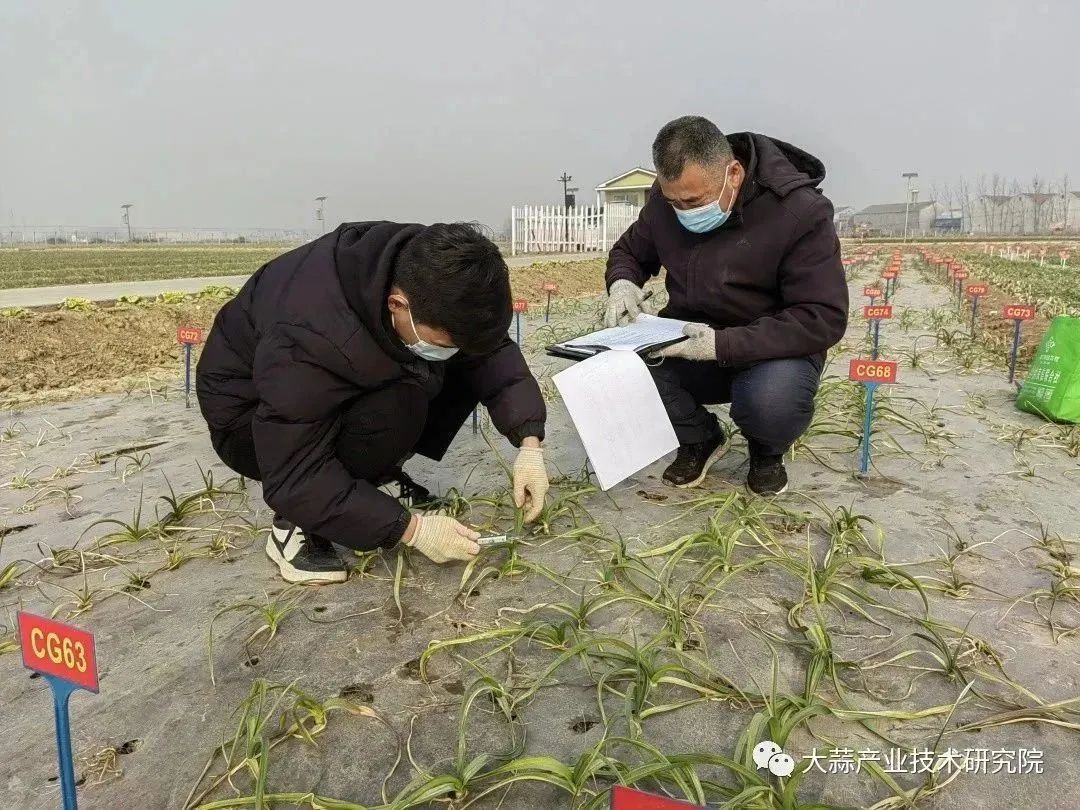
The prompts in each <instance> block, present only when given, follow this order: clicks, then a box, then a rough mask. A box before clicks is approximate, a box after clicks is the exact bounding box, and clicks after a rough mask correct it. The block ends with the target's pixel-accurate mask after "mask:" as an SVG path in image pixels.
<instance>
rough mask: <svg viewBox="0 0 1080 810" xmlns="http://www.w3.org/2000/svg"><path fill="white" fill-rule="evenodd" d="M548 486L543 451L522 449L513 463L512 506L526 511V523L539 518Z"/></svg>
mask: <svg viewBox="0 0 1080 810" xmlns="http://www.w3.org/2000/svg"><path fill="white" fill-rule="evenodd" d="M549 486H550V482H549V481H548V474H547V468H546V467H545V466H544V451H543V449H542V448H539V447H522V448H521V449H520V450H519V451H518V457H517V460H516V461H515V462H514V506H516V507H517V508H518V509H525V510H526V511H525V522H526V523H532V522H533V521H534V520H536V519H537V518H538V517H540V512H542V511H543V509H544V496H545V495H547V491H548V487H549ZM526 507H527V508H526Z"/></svg>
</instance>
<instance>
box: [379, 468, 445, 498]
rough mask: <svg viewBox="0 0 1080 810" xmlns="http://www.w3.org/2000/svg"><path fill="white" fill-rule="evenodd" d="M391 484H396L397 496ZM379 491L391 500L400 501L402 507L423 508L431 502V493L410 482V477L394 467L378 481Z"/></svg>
mask: <svg viewBox="0 0 1080 810" xmlns="http://www.w3.org/2000/svg"><path fill="white" fill-rule="evenodd" d="M391 484H397V487H396V489H397V494H396V495H395V494H394V489H395V488H394V487H391V486H390V485H391ZM378 486H379V489H380V490H381V491H382V492H385V493H386V494H387V495H389V496H390V497H391V498H397V499H398V500H399V501H401V505H402V506H406V507H410V506H425V505H427V504H430V503H431V501H432V498H431V491H430V490H429V489H428V488H427V487H425V486H422V485H420V484H418V483H416V482H415V481H413V480H412V478H411V477H410V475H409V474H408V473H407V472H405V471H404V470H403V469H401V468H400V467H395V468H394V469H393V470H391V471H390V472H389V473H387V474H386V476H385V477H384V478H381V479H379V481H378Z"/></svg>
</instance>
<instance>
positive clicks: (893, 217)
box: [853, 201, 940, 236]
mask: <svg viewBox="0 0 1080 810" xmlns="http://www.w3.org/2000/svg"><path fill="white" fill-rule="evenodd" d="M939 213H940V209H939V206H938V204H937V203H935V202H933V201H929V202H913V203H883V204H880V205H868V206H867V207H866V208H864V209H862V210H861V211H859V212H858V213H857V214H855V216H854V218H853V221H854V224H855V227H856V229H858V230H861V231H863V232H872V233H875V234H878V235H881V236H903V234H904V226H905V222H906V223H907V232H908V235H909V236H922V235H926V234H930V233H931V232H932V231H933V228H934V220H935V219H937V217H938V215H939Z"/></svg>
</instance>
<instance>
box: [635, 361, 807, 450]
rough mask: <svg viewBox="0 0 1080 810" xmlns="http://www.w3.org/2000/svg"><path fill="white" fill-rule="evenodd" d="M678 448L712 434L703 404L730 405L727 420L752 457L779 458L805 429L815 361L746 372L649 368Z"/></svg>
mask: <svg viewBox="0 0 1080 810" xmlns="http://www.w3.org/2000/svg"><path fill="white" fill-rule="evenodd" d="M649 371H650V372H652V376H653V380H654V381H655V382H656V387H657V389H658V390H659V391H660V399H661V400H663V402H664V408H665V409H666V410H667V412H668V416H669V417H671V423H672V425H674V427H675V435H676V436H678V438H679V443H680V444H696V443H697V442H703V441H706V440H708V439H710V438H711V437H712V436H713V435H715V433H716V430H717V429H718V427H719V425H718V422H717V419H716V416H715V415H714V414H712V413H709V412H708V411H707V410H705V409H704V408H703V407H702V405H718V404H720V403H724V402H730V403H731V418H732V420H733V421H734V422H735V424H736V425H738V426H739V430H741V431H742V434H743V436H745V437H746V441H747V443H748V444H749V446H750V453H751V455H754V456H779V455H783V454H784V453H785V452H787V450H788V449H789V448H790V447H791V445H792V444H794V442H795V440H796V439H797V438H798V437H799V436H801V435H802V434H803V433H804V432H805V431H806V429H807V428H808V427H809V426H810V420H811V419H812V418H813V416H814V395H815V394H816V393H817V388H818V382H819V381H820V379H821V364H820V363H819V362H818V360H817V359H816V358H811V357H798V358H785V359H781V360H766V361H763V362H761V363H755V364H754V365H752V366H747V367H745V368H737V369H735V368H723V367H721V366H719V365H717V364H716V363H710V362H699V361H693V360H682V359H676V358H669V359H666V360H664V362H662V363H660V364H659V365H655V366H650V367H649Z"/></svg>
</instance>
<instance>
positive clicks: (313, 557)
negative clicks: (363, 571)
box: [266, 518, 349, 583]
mask: <svg viewBox="0 0 1080 810" xmlns="http://www.w3.org/2000/svg"><path fill="white" fill-rule="evenodd" d="M266 556H267V557H269V558H270V559H271V560H273V561H274V563H275V564H276V565H277V567H278V571H280V572H281V578H282V579H284V580H285V581H286V582H307V583H319V582H344V581H345V580H347V579H348V578H349V572H348V571H346V570H345V566H344V565H342V562H341V558H340V557H338V555H337V552H335V551H334V549H333V546H327V547H325V548H323V547H321V546H317V545H314V544H312V543H311V542H309V541H308V538H307V536H306V535H305V534H304V530H303V529H301V528H300V527H299V526H294V525H293V524H292V523H289V522H288V521H285V520H282V519H281V518H274V525H273V528H271V529H270V535H269V537H267V538H266Z"/></svg>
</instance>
